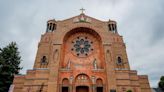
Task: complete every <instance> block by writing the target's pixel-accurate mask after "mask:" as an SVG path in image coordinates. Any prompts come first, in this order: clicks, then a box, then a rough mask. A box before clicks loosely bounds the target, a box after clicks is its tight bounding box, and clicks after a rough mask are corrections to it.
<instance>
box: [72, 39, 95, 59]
mask: <svg viewBox="0 0 164 92" xmlns="http://www.w3.org/2000/svg"><path fill="white" fill-rule="evenodd" d="M72 44H73V47H72V49H71V50H72V51H74V52H75V53H76V55H77V56H88V54H89V53H90V51H93V48H92V44H93V42H92V41H91V40H89V39H88V37H77V38H76V39H75V40H74V41H72Z"/></svg>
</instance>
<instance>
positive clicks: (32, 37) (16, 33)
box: [0, 0, 164, 87]
mask: <svg viewBox="0 0 164 92" xmlns="http://www.w3.org/2000/svg"><path fill="white" fill-rule="evenodd" d="M82 7H84V8H85V9H86V11H85V14H86V15H89V16H91V17H94V18H97V19H100V20H104V21H107V20H109V19H112V20H115V21H117V23H118V32H119V33H120V34H121V35H122V36H123V37H124V41H125V43H126V46H127V53H128V58H129V62H130V65H131V69H133V70H137V71H138V74H148V75H149V80H150V84H151V86H152V87H156V86H157V83H158V81H159V78H160V76H161V75H164V68H163V66H164V48H163V47H164V18H163V17H164V0H0V47H4V46H6V45H7V44H8V43H10V42H11V41H16V42H17V44H18V47H19V51H20V52H21V53H20V54H21V56H22V63H21V66H23V67H24V68H23V70H22V71H21V73H26V70H27V69H31V68H32V67H33V63H34V60H35V55H36V51H37V44H38V42H39V40H40V36H41V34H43V33H44V32H45V31H46V22H47V20H49V19H56V20H63V19H66V18H70V17H72V16H76V15H78V14H80V11H79V9H80V8H82Z"/></svg>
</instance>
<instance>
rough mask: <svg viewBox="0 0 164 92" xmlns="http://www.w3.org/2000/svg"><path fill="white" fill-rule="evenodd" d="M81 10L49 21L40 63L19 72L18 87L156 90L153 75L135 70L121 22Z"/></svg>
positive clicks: (47, 91) (27, 91)
mask: <svg viewBox="0 0 164 92" xmlns="http://www.w3.org/2000/svg"><path fill="white" fill-rule="evenodd" d="M81 11H82V13H81V14H80V15H78V16H75V17H72V18H69V19H66V20H62V21H56V20H54V19H53V20H49V21H48V22H47V29H46V32H45V33H44V34H43V35H41V40H40V42H39V44H38V50H37V54H36V58H35V63H34V67H33V69H31V70H28V71H27V74H26V75H21V76H20V75H16V76H15V78H14V83H13V84H14V85H15V88H14V92H126V91H128V90H131V91H132V92H151V90H150V86H149V82H148V77H147V76H146V75H137V71H136V70H131V69H130V65H129V61H128V57H127V52H126V46H125V43H124V41H123V38H122V36H121V35H120V34H119V33H118V31H117V23H116V21H113V20H109V21H101V20H98V19H95V18H92V17H89V16H87V15H85V14H84V12H83V11H84V9H81ZM40 90H41V91H40Z"/></svg>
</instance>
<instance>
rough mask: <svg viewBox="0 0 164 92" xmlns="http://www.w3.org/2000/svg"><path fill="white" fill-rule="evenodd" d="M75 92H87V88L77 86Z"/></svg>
mask: <svg viewBox="0 0 164 92" xmlns="http://www.w3.org/2000/svg"><path fill="white" fill-rule="evenodd" d="M76 92H89V87H88V86H77V87H76Z"/></svg>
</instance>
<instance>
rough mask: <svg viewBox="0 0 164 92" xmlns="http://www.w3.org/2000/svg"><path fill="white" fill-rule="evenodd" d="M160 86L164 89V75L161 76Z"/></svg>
mask: <svg viewBox="0 0 164 92" xmlns="http://www.w3.org/2000/svg"><path fill="white" fill-rule="evenodd" d="M158 87H159V88H160V89H161V90H163V91H164V76H161V78H160V81H159V83H158Z"/></svg>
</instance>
